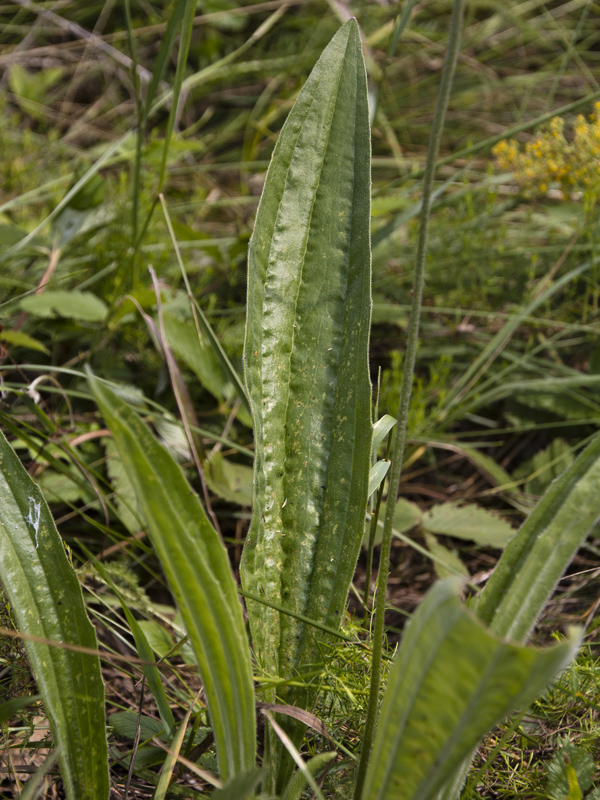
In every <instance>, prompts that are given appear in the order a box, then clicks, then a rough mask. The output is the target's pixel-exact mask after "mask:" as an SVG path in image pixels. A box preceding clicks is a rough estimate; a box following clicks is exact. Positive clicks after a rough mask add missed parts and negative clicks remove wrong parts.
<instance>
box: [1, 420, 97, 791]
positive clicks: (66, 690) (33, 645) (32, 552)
mask: <svg viewBox="0 0 600 800" xmlns="http://www.w3.org/2000/svg"><path fill="white" fill-rule="evenodd" d="M0 581H1V583H2V585H3V586H4V590H5V592H6V593H7V595H8V597H9V599H10V602H11V606H12V609H13V613H14V616H15V620H16V622H17V625H18V627H19V630H20V631H22V632H23V633H25V634H28V635H29V636H35V637H40V638H41V639H45V640H49V641H52V642H57V643H59V642H60V643H64V644H67V645H78V646H80V647H85V648H91V649H92V650H97V648H98V642H97V640H96V633H95V631H94V628H93V627H92V625H91V623H90V621H89V619H88V616H87V613H86V610H85V606H84V603H83V596H82V594H81V588H80V586H79V581H78V580H77V575H76V574H75V570H74V569H73V567H72V566H71V564H70V563H69V560H68V559H67V556H66V554H65V549H64V546H63V543H62V540H61V538H60V536H59V535H58V531H57V530H56V527H55V525H54V522H53V520H52V515H51V514H50V510H49V509H48V506H47V505H46V501H45V500H44V497H43V495H42V492H41V491H40V489H39V487H38V486H37V484H36V483H34V481H32V479H31V478H30V477H29V475H28V474H27V471H26V470H25V468H24V467H23V465H22V464H21V462H20V461H19V459H18V458H17V456H16V454H15V452H14V450H13V449H12V447H11V446H10V445H9V443H8V442H7V440H6V438H5V437H4V435H3V434H2V433H1V432H0ZM25 649H26V650H27V656H28V658H29V661H30V663H31V666H32V668H33V672H34V675H35V678H36V681H37V684H38V687H39V690H40V693H41V695H42V698H43V701H44V707H45V709H46V713H47V715H48V719H49V721H50V728H51V730H52V736H53V738H54V742H55V744H56V745H57V746H58V747H59V748H60V767H61V774H62V778H63V782H64V785H65V790H66V793H67V797H68V798H69V800H103V798H108V794H109V781H108V766H107V765H108V749H107V745H106V727H105V720H104V684H103V682H102V674H101V672H100V660H99V658H98V656H96V655H92V654H89V653H79V652H76V651H74V650H68V649H65V648H62V647H60V646H56V645H49V644H43V643H41V642H39V641H30V640H27V639H26V640H25Z"/></svg>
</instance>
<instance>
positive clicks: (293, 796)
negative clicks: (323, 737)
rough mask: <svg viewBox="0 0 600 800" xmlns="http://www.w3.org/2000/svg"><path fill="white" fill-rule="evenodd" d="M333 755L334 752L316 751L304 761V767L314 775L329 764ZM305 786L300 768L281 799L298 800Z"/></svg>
mask: <svg viewBox="0 0 600 800" xmlns="http://www.w3.org/2000/svg"><path fill="white" fill-rule="evenodd" d="M335 757H336V753H318V754H317V755H316V756H313V757H312V758H311V759H309V760H308V761H307V762H306V769H307V770H308V772H310V774H311V775H312V776H313V777H316V776H317V775H319V773H320V772H323V770H324V769H325V767H327V766H329V764H331V762H332V761H333V760H334V759H335ZM306 786H307V780H306V775H305V774H304V772H302V771H301V770H297V772H294V774H293V776H292V778H291V780H290V782H289V783H288V785H287V787H286V790H285V792H284V795H283V797H282V800H300V796H301V795H302V792H303V791H304V789H305V788H306Z"/></svg>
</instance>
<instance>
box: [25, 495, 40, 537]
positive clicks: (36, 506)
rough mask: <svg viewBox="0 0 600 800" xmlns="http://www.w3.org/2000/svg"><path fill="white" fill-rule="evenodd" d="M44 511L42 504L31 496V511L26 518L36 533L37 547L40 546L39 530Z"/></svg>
mask: <svg viewBox="0 0 600 800" xmlns="http://www.w3.org/2000/svg"><path fill="white" fill-rule="evenodd" d="M41 512H42V504H41V503H38V502H37V501H36V499H35V498H34V497H30V498H29V513H28V514H27V517H26V519H25V522H26V523H27V524H28V525H31V527H32V528H33V531H34V533H35V549H36V550H37V548H38V544H39V542H38V532H39V527H40V516H41Z"/></svg>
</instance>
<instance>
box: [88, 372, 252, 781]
mask: <svg viewBox="0 0 600 800" xmlns="http://www.w3.org/2000/svg"><path fill="white" fill-rule="evenodd" d="M90 384H91V387H92V391H93V394H94V397H95V399H96V401H97V403H98V406H99V408H100V410H101V411H102V414H103V416H104V419H105V421H106V423H107V425H108V427H109V428H110V430H111V433H112V435H113V437H114V439H115V442H116V444H117V447H118V449H119V453H120V456H121V459H122V461H123V464H124V465H125V467H126V469H127V473H128V475H129V477H130V479H131V483H132V485H133V487H134V490H135V493H136V496H137V499H138V502H139V505H140V509H141V512H142V514H143V517H144V518H145V519H146V520H147V522H148V528H149V531H150V535H151V538H152V542H153V544H154V548H155V550H156V552H157V555H158V557H159V559H160V561H161V564H162V566H163V569H164V571H165V574H166V576H167V580H168V581H169V585H170V587H171V590H172V592H173V595H174V597H175V600H176V601H177V605H178V606H179V609H180V610H181V615H182V617H183V620H184V623H185V626H186V630H187V632H188V635H189V637H190V642H191V644H192V646H193V648H194V653H195V655H196V659H197V661H198V667H199V669H200V677H201V678H202V681H203V683H204V690H205V692H206V698H207V701H208V710H209V714H210V718H211V722H212V727H213V731H214V736H215V742H216V745H217V755H218V758H219V767H220V770H221V773H222V775H223V777H225V778H227V777H229V776H231V775H234V774H236V773H238V772H240V771H246V770H249V769H251V768H253V767H254V758H255V736H256V732H255V717H254V688H253V683H252V670H251V664H250V651H249V648H248V642H247V640H246V633H245V630H244V620H243V616H242V609H241V606H240V603H239V601H238V597H237V592H236V585H235V582H234V580H233V576H232V574H231V569H230V566H229V562H228V559H227V553H226V552H225V549H224V547H223V545H222V544H221V541H220V540H219V537H218V535H217V533H216V531H215V530H214V528H213V527H212V526H211V525H210V523H209V522H208V519H207V517H206V514H205V513H204V510H203V508H202V506H201V505H200V501H199V500H198V497H197V496H196V495H195V494H194V492H193V491H192V490H191V488H190V486H189V484H188V483H187V481H186V480H185V477H184V476H183V473H182V472H181V469H180V468H179V466H178V465H177V464H176V462H175V461H174V460H173V458H172V457H171V456H170V455H169V453H167V451H166V450H165V449H164V448H163V447H162V446H161V445H160V444H159V443H158V442H157V440H156V439H155V438H154V436H153V435H152V434H151V433H150V431H149V430H148V428H147V427H146V426H145V425H144V423H143V422H141V420H140V419H139V418H138V416H137V414H136V413H135V412H134V411H133V410H132V409H131V408H130V407H129V406H128V405H127V404H126V403H124V402H123V401H122V400H120V399H119V398H118V397H117V396H116V395H115V394H114V393H113V392H112V391H110V389H108V388H107V387H106V386H105V385H104V384H102V383H101V382H100V381H99V380H97V379H95V378H91V379H90Z"/></svg>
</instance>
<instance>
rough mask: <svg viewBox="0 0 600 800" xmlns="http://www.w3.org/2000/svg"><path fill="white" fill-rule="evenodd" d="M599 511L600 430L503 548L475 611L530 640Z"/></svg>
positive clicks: (504, 631)
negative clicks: (550, 598)
mask: <svg viewBox="0 0 600 800" xmlns="http://www.w3.org/2000/svg"><path fill="white" fill-rule="evenodd" d="M599 517H600V436H598V437H596V439H594V440H593V441H592V443H591V444H589V445H588V446H587V447H586V449H585V450H584V451H583V452H582V453H581V454H580V455H579V457H578V458H577V459H576V461H575V462H574V463H573V464H572V465H571V466H570V467H569V469H568V470H566V472H564V473H563V475H561V477H560V478H557V479H556V480H555V481H554V482H553V483H552V484H551V485H550V487H549V489H548V490H547V491H546V493H545V494H544V496H543V497H542V499H541V500H540V502H539V503H538V505H537V506H536V507H535V509H534V510H533V511H532V513H531V514H530V516H529V517H528V518H527V519H526V521H525V522H524V523H523V525H522V527H521V528H520V530H519V531H518V533H517V534H516V535H515V536H514V537H513V538H512V540H511V541H510V543H509V544H508V547H507V548H506V550H505V551H504V553H503V554H502V557H501V558H500V561H499V562H498V566H497V567H496V569H495V570H494V573H493V575H492V577H491V578H490V580H489V582H488V584H487V586H486V587H485V589H484V591H483V593H482V595H481V598H480V600H479V603H478V604H477V615H478V616H479V618H480V619H482V620H483V621H484V622H485V623H486V624H487V625H489V626H490V628H491V629H492V630H493V631H495V632H496V633H497V634H498V635H499V636H507V637H510V638H511V639H514V640H515V641H526V640H527V638H528V636H529V634H530V633H531V630H532V628H533V626H534V625H535V623H536V620H537V618H538V617H539V615H540V614H541V612H542V609H543V608H544V606H545V605H546V602H547V600H548V598H549V597H550V595H551V594H552V592H553V591H554V588H555V586H556V584H557V583H558V581H559V580H560V578H561V577H562V575H563V573H564V571H565V570H566V568H567V567H568V565H569V564H570V562H571V559H572V558H573V556H574V555H575V553H576V552H577V550H578V548H579V547H580V546H581V544H582V543H583V541H584V540H585V538H586V536H587V535H588V533H589V532H590V530H591V529H592V527H593V526H594V525H595V523H596V522H597V520H598V518H599Z"/></svg>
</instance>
